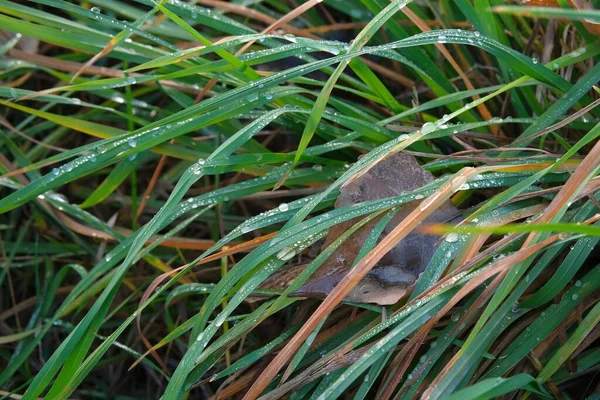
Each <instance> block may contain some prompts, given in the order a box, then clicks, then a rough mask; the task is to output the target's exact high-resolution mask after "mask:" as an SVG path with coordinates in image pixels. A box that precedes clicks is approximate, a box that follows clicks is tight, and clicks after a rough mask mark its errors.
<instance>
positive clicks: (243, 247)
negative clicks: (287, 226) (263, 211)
mask: <svg viewBox="0 0 600 400" xmlns="http://www.w3.org/2000/svg"><path fill="white" fill-rule="evenodd" d="M276 234H277V232H273V233H269V234H268V235H264V236H261V237H258V238H255V239H252V240H249V241H247V242H244V243H240V244H238V245H235V246H231V247H228V248H227V249H226V250H223V251H220V252H218V253H215V254H213V255H211V256H208V257H206V258H204V259H202V260H200V261H199V262H197V263H196V264H195V265H202V264H206V263H209V262H212V261H216V260H219V259H221V258H223V257H227V256H230V255H233V254H237V253H240V252H248V251H250V250H252V249H254V248H256V247H258V246H259V245H261V244H262V243H264V242H266V241H267V240H270V239H272V238H273V237H274V236H275V235H276ZM188 266H189V264H185V265H182V266H180V267H177V268H175V269H173V270H172V271H169V272H165V273H163V274H161V275H159V276H158V277H157V278H155V279H154V280H153V281H152V283H150V285H149V286H148V288H147V289H146V291H145V292H144V294H143V295H142V298H141V299H140V304H144V303H145V302H146V301H147V300H148V299H149V298H150V295H152V293H154V291H155V290H156V288H157V287H158V286H159V285H160V284H161V283H162V282H163V281H164V280H165V279H167V278H168V277H169V276H171V275H173V274H175V273H177V272H179V271H181V270H182V269H184V268H187V267H188ZM136 326H137V329H138V333H139V334H140V336H142V337H143V334H142V329H141V313H138V315H137V316H136ZM145 342H146V341H144V343H145ZM145 344H146V343H145ZM149 345H150V343H149V342H148V344H146V347H148V350H147V351H146V352H145V353H144V354H142V355H141V356H140V357H139V358H138V359H137V360H135V362H134V363H133V364H131V366H130V367H129V370H131V369H133V368H134V367H135V366H136V365H138V364H139V363H140V362H141V361H142V360H143V359H144V358H145V357H146V356H147V355H148V354H149V353H153V352H154V351H156V350H157V349H159V348H161V347H162V344H160V343H159V344H156V345H154V346H150V347H149Z"/></svg>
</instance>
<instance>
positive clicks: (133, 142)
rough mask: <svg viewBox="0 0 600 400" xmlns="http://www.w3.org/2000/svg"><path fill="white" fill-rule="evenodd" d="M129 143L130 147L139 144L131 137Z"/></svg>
mask: <svg viewBox="0 0 600 400" xmlns="http://www.w3.org/2000/svg"><path fill="white" fill-rule="evenodd" d="M127 145H128V146H129V147H135V146H137V143H136V142H135V140H134V139H129V140H128V141H127Z"/></svg>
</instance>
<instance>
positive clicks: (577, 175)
mask: <svg viewBox="0 0 600 400" xmlns="http://www.w3.org/2000/svg"><path fill="white" fill-rule="evenodd" d="M599 166H600V142H597V143H596V144H595V145H594V147H593V148H592V149H591V150H590V152H589V153H588V155H587V156H586V157H585V158H584V159H583V161H582V162H581V163H580V165H579V167H578V168H577V169H576V170H575V171H574V172H573V174H572V175H571V177H570V178H569V179H568V180H567V182H566V183H565V184H564V185H563V187H562V188H561V190H560V191H559V192H558V194H557V195H556V196H555V197H554V199H553V200H552V202H551V203H550V204H549V205H548V207H547V208H546V209H545V211H544V212H543V213H542V215H541V216H540V217H539V218H538V220H537V221H536V222H538V223H542V224H543V223H548V222H549V221H551V220H552V218H553V217H554V216H555V215H556V214H557V213H558V211H559V210H561V209H562V207H564V206H565V204H566V203H567V202H569V201H570V200H571V198H572V197H573V195H574V194H575V193H577V192H578V191H579V189H581V188H583V186H584V185H585V183H586V181H587V180H588V179H589V178H590V176H591V174H592V173H593V172H594V171H595V170H596V169H597V168H598V167H599ZM592 220H594V219H591V220H588V221H586V222H587V223H589V222H590V221H592ZM539 236H540V232H532V233H530V234H529V235H528V236H527V238H526V239H525V242H524V243H523V246H522V247H521V250H520V251H519V252H517V253H515V255H517V254H521V253H522V252H523V251H524V250H525V249H528V248H529V249H530V248H533V247H536V246H538V245H539V244H541V243H546V242H547V241H548V240H550V239H552V238H554V239H555V240H556V239H558V237H559V236H560V235H554V236H551V237H550V238H548V239H546V240H544V241H542V242H539V243H537V244H535V245H531V243H533V242H534V241H535V240H536V239H537V238H538V237H539ZM513 256H514V255H513ZM513 256H510V257H507V258H506V259H503V260H501V261H505V260H507V259H510V258H513ZM526 258H527V257H525V258H523V259H520V260H514V263H515V264H517V263H520V262H522V261H524V260H525V259H526ZM505 272H506V271H504V273H505ZM501 278H502V275H499V276H498V277H497V278H496V279H495V280H494V284H499V283H500V281H501ZM492 286H493V285H490V286H489V287H488V289H490V288H491V287H492ZM459 293H460V292H459ZM453 300H454V298H453ZM451 303H452V301H451ZM474 306H475V305H474ZM444 308H445V307H444ZM442 311H443V310H442ZM461 355H462V352H461V351H459V352H458V353H457V354H456V355H455V356H454V357H453V358H452V360H451V361H450V362H449V363H448V364H447V365H446V366H445V367H444V369H443V370H442V371H441V373H440V374H438V376H437V377H436V379H435V380H434V382H433V383H432V385H431V386H430V387H429V389H427V391H426V392H425V393H424V394H423V398H425V399H427V398H429V396H430V394H431V392H432V390H433V389H434V388H435V387H436V385H437V384H439V383H440V382H441V381H442V380H443V379H444V377H445V376H446V375H447V374H448V372H449V371H450V370H451V369H452V367H453V366H454V364H455V363H456V361H457V360H458V358H459V357H460V356H461Z"/></svg>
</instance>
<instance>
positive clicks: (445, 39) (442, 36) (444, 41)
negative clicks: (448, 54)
mask: <svg viewBox="0 0 600 400" xmlns="http://www.w3.org/2000/svg"><path fill="white" fill-rule="evenodd" d="M447 41H448V40H447V38H446V36H444V35H440V36H438V42H440V43H446V42H447Z"/></svg>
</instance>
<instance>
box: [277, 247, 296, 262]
mask: <svg viewBox="0 0 600 400" xmlns="http://www.w3.org/2000/svg"><path fill="white" fill-rule="evenodd" d="M294 255H296V252H295V250H294V248H293V247H291V246H290V247H284V248H283V249H281V250H279V253H277V256H276V257H277V258H279V259H280V260H281V261H287V260H290V259H291V258H292V257H294Z"/></svg>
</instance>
